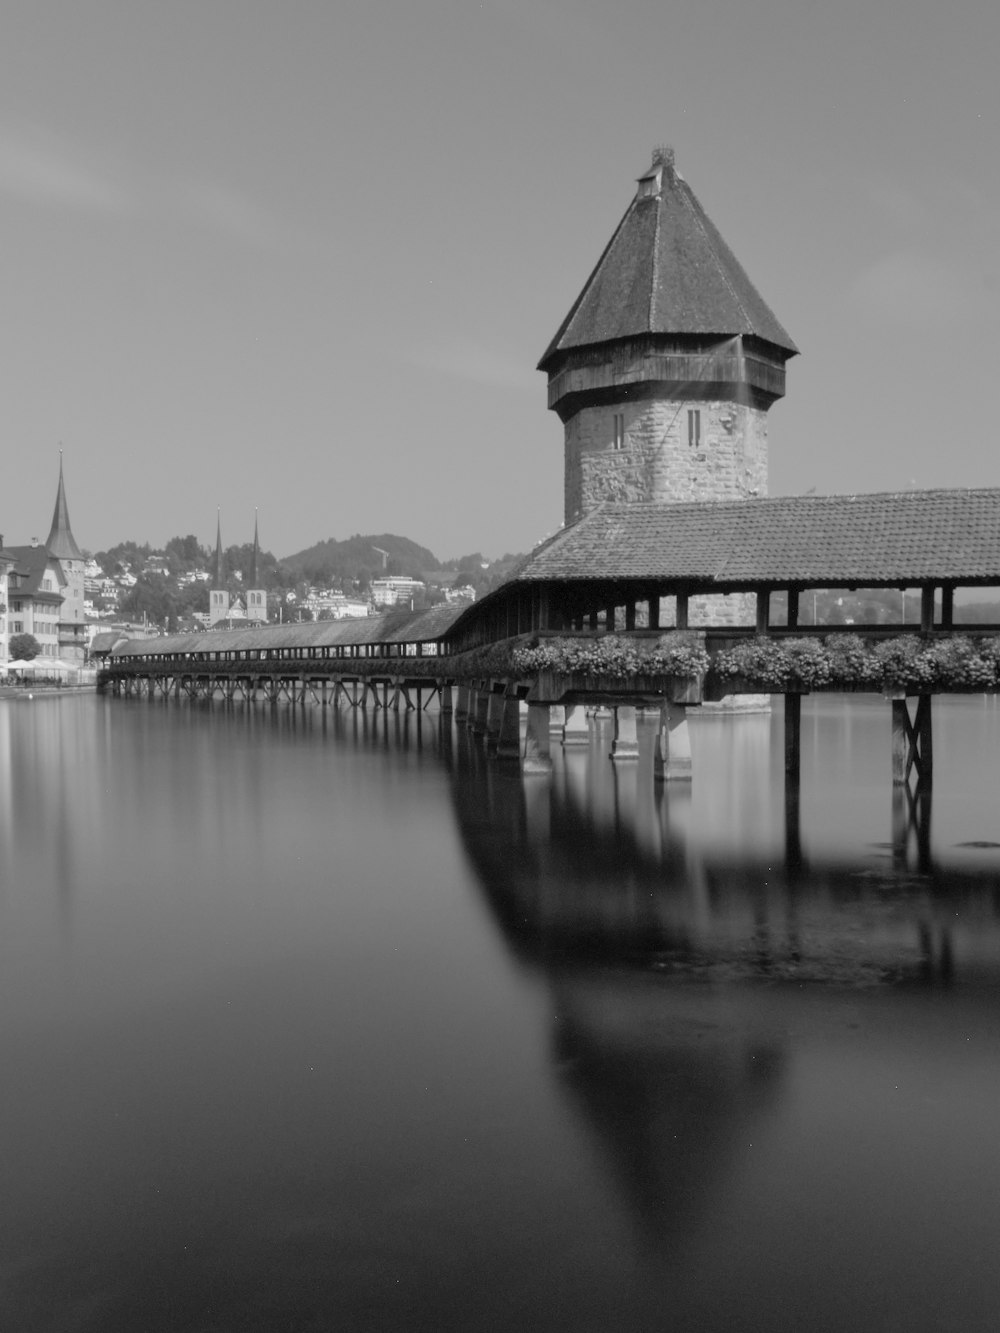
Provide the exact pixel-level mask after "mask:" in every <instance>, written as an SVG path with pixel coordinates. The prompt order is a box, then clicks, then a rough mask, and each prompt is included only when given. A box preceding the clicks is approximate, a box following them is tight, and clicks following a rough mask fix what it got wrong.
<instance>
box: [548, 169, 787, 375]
mask: <svg viewBox="0 0 1000 1333" xmlns="http://www.w3.org/2000/svg"><path fill="white" fill-rule="evenodd" d="M640 182H645V183H646V184H647V186H648V190H644V189H643V188H642V186H640V190H639V192H638V193H637V194H636V196H635V198H634V199H633V200H632V202H631V203H630V204H629V206H628V208H627V209H626V211H625V216H624V217H623V218H622V220H621V222H620V223H619V224H618V227H617V229H616V230H615V233H614V235H613V236H612V237H611V240H610V241H609V242H608V244H607V247H606V248H605V251H604V253H603V254H602V255H601V257H600V259H599V260H598V261H597V266H596V268H595V269H594V271H593V273H591V275H590V277H589V278H588V279H587V282H586V284H585V285H584V288H583V291H582V292H581V293H580V295H579V296H578V297H577V298H576V300H575V301H574V303H573V305H572V307H571V309H570V312H569V314H568V315H567V316H566V318H565V319H564V320H563V322H562V324H561V325H560V326H559V329H558V331H557V333H556V335H555V337H554V338H553V339H552V342H551V343H550V344H549V346H548V347H547V348H546V351H545V354H544V355H543V356H542V359H541V361H540V362H539V369H540V370H546V369H548V367H549V361H550V359H551V358H553V357H554V356H556V355H557V353H559V352H565V351H568V350H569V349H571V348H575V347H585V346H590V345H593V344H594V343H604V342H610V341H614V340H616V339H620V338H635V337H640V336H643V335H647V334H703V335H711V334H714V335H719V336H722V337H725V336H734V335H736V334H754V335H756V336H757V337H759V338H764V339H766V340H767V341H768V342H770V343H773V344H774V345H776V346H777V347H780V348H781V349H782V350H783V351H784V352H785V353H786V354H787V355H788V356H794V355H795V353H796V351H797V348H796V346H795V344H794V343H793V342H792V340H791V338H790V337H789V336H788V334H787V333H786V332H785V330H784V328H783V327H782V326H781V324H780V323H779V322H778V320H777V319H776V317H775V315H774V314H773V312H772V311H771V309H770V307H769V306H768V305H767V303H766V302H765V300H764V298H763V297H762V296H761V295H760V293H759V292H758V291H757V289H756V287H755V286H754V285H753V283H752V282H751V281H750V279H749V277H748V276H747V274H746V271H745V270H744V268H743V266H742V265H741V264H740V262H739V260H738V259H737V258H736V256H735V255H734V254H733V252H732V250H730V248H729V246H728V245H727V244H726V242H725V241H724V240H723V239H722V236H721V235H720V233H719V231H718V230H717V228H716V227H715V224H714V223H713V222H712V220H711V218H709V216H708V214H707V213H706V212H705V210H704V209H703V208H702V206H701V204H700V203H699V202H698V199H697V198H696V196H695V193H694V191H693V190H692V189H691V187H690V185H688V183H687V181H685V179H684V178H683V176H681V175H680V174H679V173H678V172H677V171H676V170H675V169H674V165H673V157H672V155H671V154H669V153H667V154H665V155H661V154H657V155H656V156H655V157H654V162H653V166H652V167H650V168H649V169H648V171H646V172H645V173H644V175H643V176H642V177H640Z"/></svg>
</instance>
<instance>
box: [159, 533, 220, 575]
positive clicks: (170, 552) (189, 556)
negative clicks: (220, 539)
mask: <svg viewBox="0 0 1000 1333" xmlns="http://www.w3.org/2000/svg"><path fill="white" fill-rule="evenodd" d="M163 551H164V554H165V555H167V556H173V557H174V559H175V560H176V562H177V567H178V569H179V570H181V571H182V572H184V573H186V572H187V571H188V570H189V569H201V568H203V567H204V566H205V565H207V564H208V562H209V560H210V559H211V552H210V551H208V550H204V549H203V548H202V547H201V546H199V544H198V538H197V537H196V536H195V535H194V533H193V532H189V533H188V535H187V536H186V537H171V538H170V540H169V541H168V542H167V544H166V546H165V547H164V548H163Z"/></svg>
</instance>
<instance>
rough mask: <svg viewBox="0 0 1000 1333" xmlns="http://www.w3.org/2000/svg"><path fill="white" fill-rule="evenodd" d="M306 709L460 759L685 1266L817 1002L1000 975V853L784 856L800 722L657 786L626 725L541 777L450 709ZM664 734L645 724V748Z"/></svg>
mask: <svg viewBox="0 0 1000 1333" xmlns="http://www.w3.org/2000/svg"><path fill="white" fill-rule="evenodd" d="M284 711H285V715H286V716H287V718H288V725H289V726H292V727H295V726H299V727H303V728H306V729H310V730H312V729H314V728H315V727H316V726H317V725H319V724H321V725H322V726H323V728H324V729H329V730H330V731H331V732H332V736H333V739H334V740H335V741H337V742H338V743H345V744H348V745H356V746H358V747H359V748H363V747H366V746H370V745H374V746H380V747H381V746H385V747H387V749H388V750H389V751H390V752H392V753H393V754H394V755H397V754H398V759H397V760H396V762H398V763H400V764H403V765H405V764H406V763H407V762H408V761H407V756H409V760H410V761H416V760H419V761H420V763H421V765H422V771H425V770H426V765H427V764H428V761H430V762H431V763H433V764H435V765H436V764H438V763H439V764H441V765H443V766H444V768H445V771H446V772H447V775H448V782H449V790H450V797H451V802H452V805H453V809H454V814H455V823H456V829H457V832H458V835H459V837H460V840H461V845H462V847H463V848H464V851H465V854H466V856H467V858H468V861H469V863H470V865H471V866H472V867H473V869H474V872H475V877H476V880H477V881H478V884H479V886H480V888H481V892H482V895H483V900H484V902H485V903H486V904H487V906H488V909H489V912H490V916H491V918H492V920H493V922H494V923H495V925H496V928H497V930H498V931H499V933H500V935H501V937H502V938H503V940H504V942H505V944H506V946H507V948H508V949H509V951H510V953H511V955H512V957H514V958H515V959H516V960H517V962H518V964H519V965H520V966H521V967H523V968H525V969H527V970H529V971H530V972H532V973H534V974H535V975H537V976H538V978H539V979H540V980H541V982H542V983H543V985H544V987H545V996H546V998H545V1006H544V1007H545V1010H546V1011H548V1012H550V1013H551V1015H552V1018H551V1035H550V1041H551V1047H550V1058H551V1061H552V1067H553V1073H554V1077H555V1078H556V1080H557V1085H558V1087H559V1088H560V1090H561V1092H562V1093H563V1095H564V1096H565V1098H566V1100H567V1102H568V1103H569V1105H570V1106H571V1107H572V1108H573V1110H574V1112H575V1114H576V1116H577V1118H578V1119H579V1121H580V1123H581V1125H582V1127H583V1129H584V1131H585V1133H586V1136H587V1138H588V1139H589V1141H590V1142H591V1143H592V1144H593V1145H594V1146H595V1148H596V1150H597V1152H598V1155H599V1159H600V1160H601V1162H602V1163H603V1164H604V1166H605V1167H606V1168H607V1169H608V1170H609V1172H610V1174H611V1176H612V1178H613V1179H614V1181H615V1184H616V1189H617V1192H618V1193H619V1195H620V1197H621V1199H622V1201H623V1202H624V1204H625V1207H626V1211H627V1214H628V1216H629V1217H630V1219H631V1224H632V1226H633V1228H634V1231H635V1233H636V1236H637V1238H638V1240H639V1241H640V1242H641V1244H642V1246H643V1249H644V1252H645V1254H646V1255H647V1257H648V1261H649V1262H650V1263H654V1264H657V1265H660V1264H662V1265H663V1266H664V1271H669V1270H671V1269H672V1268H674V1267H676V1265H678V1264H682V1263H683V1262H684V1255H685V1254H686V1253H687V1252H689V1250H690V1247H691V1246H692V1245H694V1246H696V1247H697V1246H699V1245H701V1244H703V1243H704V1241H703V1238H702V1232H703V1228H704V1227H705V1226H706V1225H707V1219H708V1218H710V1217H711V1216H713V1212H714V1210H715V1209H717V1208H718V1207H719V1206H720V1205H719V1200H720V1197H722V1196H724V1195H725V1194H726V1192H727V1191H728V1190H730V1189H731V1188H732V1182H733V1181H734V1179H738V1178H739V1176H740V1172H741V1167H742V1164H743V1163H744V1162H745V1159H746V1153H747V1145H748V1144H753V1143H756V1142H757V1141H758V1139H760V1138H762V1137H764V1136H765V1134H766V1132H769V1130H768V1127H769V1126H772V1125H773V1123H774V1121H775V1119H776V1118H777V1117H778V1116H779V1112H780V1109H781V1108H782V1107H783V1106H784V1105H785V1103H786V1101H787V1100H788V1099H789V1098H790V1097H791V1096H792V1095H793V1094H792V1091H791V1090H790V1088H789V1086H788V1085H789V1083H794V1082H795V1079H794V1077H793V1076H794V1073H795V1070H796V1067H797V1059H798V1047H797V1046H796V1042H795V1040H794V1039H793V1038H792V1036H790V1035H789V1026H790V1025H792V1026H793V1027H794V1025H795V1024H796V1023H797V1022H802V1023H805V1022H807V1021H813V1020H812V1019H807V1018H805V1017H801V1015H802V1012H803V1010H802V1006H806V1008H807V1010H808V1013H809V1014H813V1015H814V1014H815V1013H816V1007H815V1006H816V1004H817V1003H820V1004H821V1006H824V1007H823V1008H822V1012H823V1013H824V1015H826V1016H827V1018H826V1019H825V1020H824V1021H834V1019H831V1018H830V1015H834V1016H836V1018H835V1021H838V1022H846V1021H847V1020H848V1018H849V1017H850V1014H851V1013H852V1012H853V1010H854V1007H855V1005H856V1003H857V998H858V996H859V994H862V993H872V992H884V993H886V994H889V993H891V994H893V995H900V996H904V997H905V996H907V995H912V994H913V992H914V991H915V990H916V991H922V990H924V989H925V988H930V987H954V988H961V987H963V986H969V987H970V988H972V989H975V987H976V985H977V983H979V982H981V981H983V980H994V981H995V980H996V979H997V978H998V977H1000V854H998V855H996V856H994V858H993V860H992V861H991V862H990V864H989V865H988V866H987V867H986V868H984V869H983V870H982V872H981V873H977V872H974V871H972V870H969V869H966V870H963V869H961V868H956V867H955V866H954V865H951V866H946V865H943V864H942V861H944V860H947V857H939V858H935V857H933V856H932V857H930V858H929V859H928V861H927V864H926V865H925V866H924V867H923V869H922V870H921V869H920V868H918V867H917V865H916V863H915V860H914V858H913V856H912V855H911V858H910V862H909V865H904V864H903V863H902V860H901V857H900V855H899V849H896V852H895V854H894V853H893V849H891V848H875V849H872V848H870V847H867V846H864V845H859V846H855V847H853V848H845V850H844V851H843V853H842V855H841V856H840V857H839V858H834V857H822V856H819V855H813V856H811V857H806V856H804V855H801V853H800V855H798V856H797V857H793V858H789V857H787V856H786V855H785V841H784V837H783V835H782V832H781V829H780V824H781V820H782V814H783V811H782V805H783V802H782V799H781V797H780V794H779V795H778V797H777V808H775V806H774V800H775V798H774V796H773V795H771V794H770V792H769V789H767V788H766V786H763V785H760V784H758V785H754V784H752V783H747V782H746V775H747V774H748V773H751V772H753V771H754V769H755V768H757V769H758V770H763V771H765V772H766V771H767V768H768V766H769V764H771V763H772V762H774V761H775V760H779V759H780V746H777V745H774V743H773V742H772V738H771V731H772V729H773V730H775V731H776V732H777V731H778V730H779V724H778V723H777V720H775V721H774V722H772V720H771V719H769V718H767V717H764V716H760V715H758V716H754V717H749V716H748V717H743V718H730V719H726V720H723V719H715V720H711V721H706V722H705V723H703V724H702V733H701V734H700V735H699V736H696V738H695V739H696V744H697V742H698V741H699V740H704V742H705V743H704V744H703V745H701V746H700V747H699V749H700V753H699V759H703V760H704V763H703V764H702V766H701V770H700V772H699V775H698V777H697V778H696V781H695V784H694V786H693V787H689V786H686V785H677V784H669V785H664V786H660V787H657V786H656V785H655V784H653V783H652V781H651V780H650V775H649V772H648V769H647V767H646V766H645V765H632V766H616V765H613V764H610V763H608V761H607V757H606V753H607V742H608V737H609V734H610V732H611V729H612V728H611V722H610V719H594V718H591V719H590V733H589V744H588V745H587V746H586V747H584V746H580V747H577V748H569V749H567V750H565V751H564V750H562V749H561V748H560V749H559V750H558V751H557V752H556V754H555V757H554V764H553V770H552V773H551V775H550V777H549V778H548V779H547V780H538V779H537V778H536V779H532V780H525V779H522V777H521V776H520V775H519V773H518V771H517V769H516V768H515V767H514V766H510V765H503V764H498V763H496V762H495V761H494V760H493V759H492V758H491V757H490V756H489V755H488V753H487V750H486V748H485V747H484V746H483V744H482V743H481V741H480V740H479V739H478V738H477V737H476V736H475V735H474V734H473V733H472V732H471V731H470V730H469V729H468V728H467V727H461V728H456V727H455V726H454V724H453V722H450V721H448V720H446V719H437V718H435V717H434V716H433V715H432V714H430V713H423V714H417V713H411V714H409V715H406V714H399V715H397V714H394V713H392V712H385V711H380V712H379V713H373V712H368V713H367V714H364V713H361V712H360V710H359V711H354V712H344V711H340V712H330V711H329V710H328V711H327V712H326V713H324V714H321V715H318V714H315V713H312V714H305V715H303V713H302V712H301V710H297V709H288V710H284ZM832 725H833V727H834V728H835V727H836V726H837V725H839V721H838V720H837V719H836V718H834V720H833V724H832ZM653 730H654V727H653V726H652V725H650V726H649V727H646V726H643V725H640V740H641V743H642V744H643V746H644V748H645V747H648V746H649V745H650V744H651V743H652V739H653V737H652V735H651V734H650V733H651V732H652V731H653ZM734 773H735V776H734ZM699 784H704V786H701V787H700V786H699ZM741 784H742V785H741ZM705 786H707V787H708V789H709V790H708V791H705ZM699 791H702V792H704V796H705V799H704V800H701V799H699ZM779 792H780V789H779ZM886 804H887V806H888V801H887V803H886ZM839 813H840V811H839V807H838V809H837V810H835V811H833V812H832V814H833V817H839ZM809 814H810V815H811V814H812V810H811V808H810V811H809ZM887 814H888V809H887ZM716 825H717V826H718V834H719V836H718V837H716V838H714V839H713V837H712V829H713V827H715V826H716ZM768 830H770V832H769V831H768ZM925 831H926V834H927V843H928V848H929V849H930V847H931V840H930V828H929V825H925ZM772 834H773V836H772ZM912 850H913V849H912V848H911V853H912ZM949 993H951V992H949ZM816 996H823V997H825V998H824V999H823V1000H822V1001H816V1000H815V997H816ZM810 997H812V998H810ZM810 1006H812V1007H810Z"/></svg>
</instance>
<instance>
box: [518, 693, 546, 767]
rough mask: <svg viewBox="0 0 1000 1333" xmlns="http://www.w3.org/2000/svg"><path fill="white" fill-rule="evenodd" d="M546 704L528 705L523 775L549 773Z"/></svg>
mask: <svg viewBox="0 0 1000 1333" xmlns="http://www.w3.org/2000/svg"><path fill="white" fill-rule="evenodd" d="M550 744H551V741H550V739H549V706H548V704H535V703H529V704H528V730H527V732H526V733H525V737H524V763H523V764H522V766H521V771H522V772H523V773H551V772H552V752H551V750H550V748H549V747H550Z"/></svg>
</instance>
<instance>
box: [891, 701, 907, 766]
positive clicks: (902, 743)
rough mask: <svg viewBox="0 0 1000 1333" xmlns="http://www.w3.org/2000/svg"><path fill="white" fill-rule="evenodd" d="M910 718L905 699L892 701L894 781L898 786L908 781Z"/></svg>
mask: <svg viewBox="0 0 1000 1333" xmlns="http://www.w3.org/2000/svg"><path fill="white" fill-rule="evenodd" d="M909 720H910V719H909V716H908V715H907V711H906V700H905V699H893V701H892V781H893V784H894V785H898V784H900V783H903V782H905V781H906V761H907V759H908V757H909V753H910V742H909V736H908V734H907V732H908V726H907V724H908V723H909Z"/></svg>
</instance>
